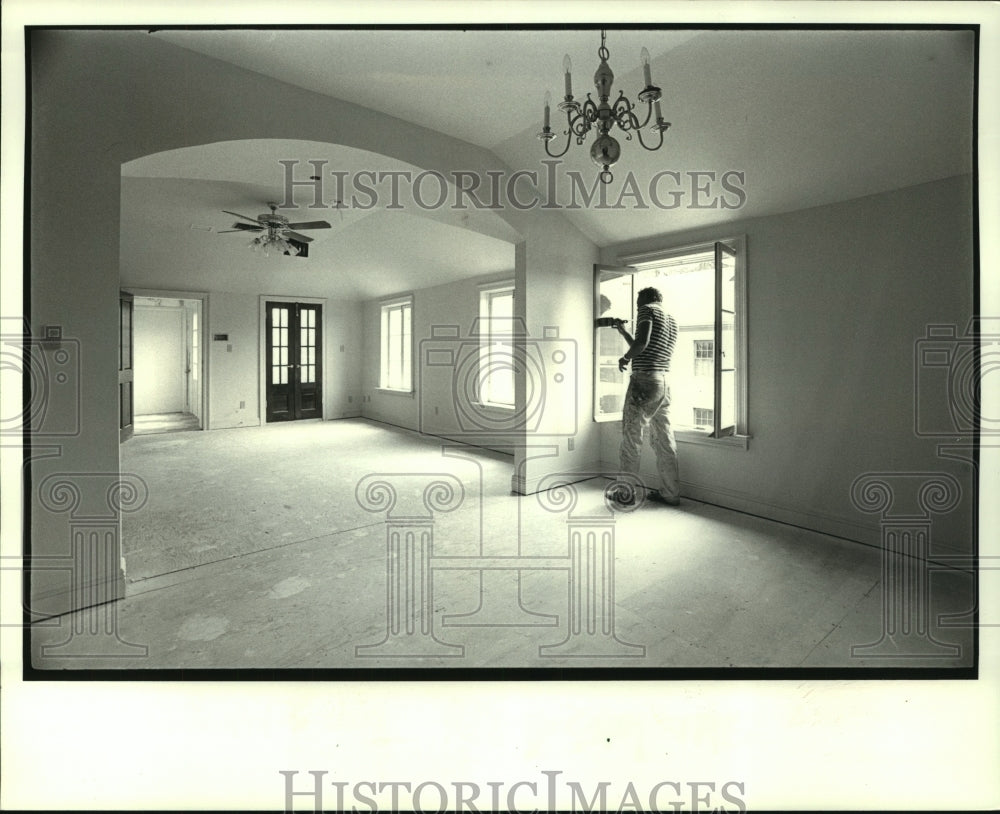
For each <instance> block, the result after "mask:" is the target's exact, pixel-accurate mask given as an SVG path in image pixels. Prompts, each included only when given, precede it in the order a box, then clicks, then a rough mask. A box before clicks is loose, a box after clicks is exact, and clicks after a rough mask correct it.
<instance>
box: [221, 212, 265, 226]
mask: <svg viewBox="0 0 1000 814" xmlns="http://www.w3.org/2000/svg"><path fill="white" fill-rule="evenodd" d="M222 211H223V212H225V213H226V214H227V215H236V217H238V218H243V220H248V221H250V222H251V223H256V224H260V221H259V220H257V218H250V217H247V216H246V215H241V214H240V213H239V212H230V211H229V210H228V209H223V210H222Z"/></svg>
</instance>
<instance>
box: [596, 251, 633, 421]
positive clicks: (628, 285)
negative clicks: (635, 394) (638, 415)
mask: <svg viewBox="0 0 1000 814" xmlns="http://www.w3.org/2000/svg"><path fill="white" fill-rule="evenodd" d="M637 271H638V269H637V268H635V267H634V266H602V265H595V266H594V281H595V283H596V285H595V286H594V319H595V327H594V421H597V422H602V421H618V420H620V419H621V416H622V407H623V406H624V402H625V384H626V382H625V376H626V375H627V374H625V373H622V372H621V371H620V370H619V369H618V360H619V359H620V358H621V356H622V354H623V353H625V351H626V350H628V348H627V347H626V346H625V344H624V342H625V340H624V339H622V336H621V334H619V333H618V331H616V330H615V329H614V328H611V327H607V326H604V327H600V328H599V327H596V320H597V319H600V318H601V317H605V318H607V317H611V318H617V319H621V320H624V321H625V329H626V330H627V331H629V332H630V333H634V332H635V326H634V325H632V324H631V321H632V318H633V311H634V306H635V293H636V292H635V273H636V272H637Z"/></svg>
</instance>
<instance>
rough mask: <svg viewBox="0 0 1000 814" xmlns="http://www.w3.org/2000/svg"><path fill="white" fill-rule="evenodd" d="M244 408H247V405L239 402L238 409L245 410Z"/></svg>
mask: <svg viewBox="0 0 1000 814" xmlns="http://www.w3.org/2000/svg"><path fill="white" fill-rule="evenodd" d="M246 407H247V403H246V402H245V401H241V402H240V409H241V410H245V409H246Z"/></svg>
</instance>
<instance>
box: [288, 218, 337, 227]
mask: <svg viewBox="0 0 1000 814" xmlns="http://www.w3.org/2000/svg"><path fill="white" fill-rule="evenodd" d="M288 228H289V229H329V228H330V224H329V223H327V222H326V221H325V220H310V221H306V222H305V223H289V224H288Z"/></svg>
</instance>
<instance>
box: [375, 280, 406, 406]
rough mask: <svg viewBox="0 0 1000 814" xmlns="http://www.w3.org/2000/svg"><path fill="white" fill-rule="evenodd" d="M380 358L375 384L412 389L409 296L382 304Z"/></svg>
mask: <svg viewBox="0 0 1000 814" xmlns="http://www.w3.org/2000/svg"><path fill="white" fill-rule="evenodd" d="M380 351H381V352H380V359H381V362H382V369H381V375H380V378H379V387H380V388H382V389H383V390H401V391H404V392H407V393H409V392H412V391H413V373H412V368H413V300H412V299H410V298H408V299H405V300H397V301H396V302H391V303H385V304H383V305H382V342H381V345H380Z"/></svg>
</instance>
